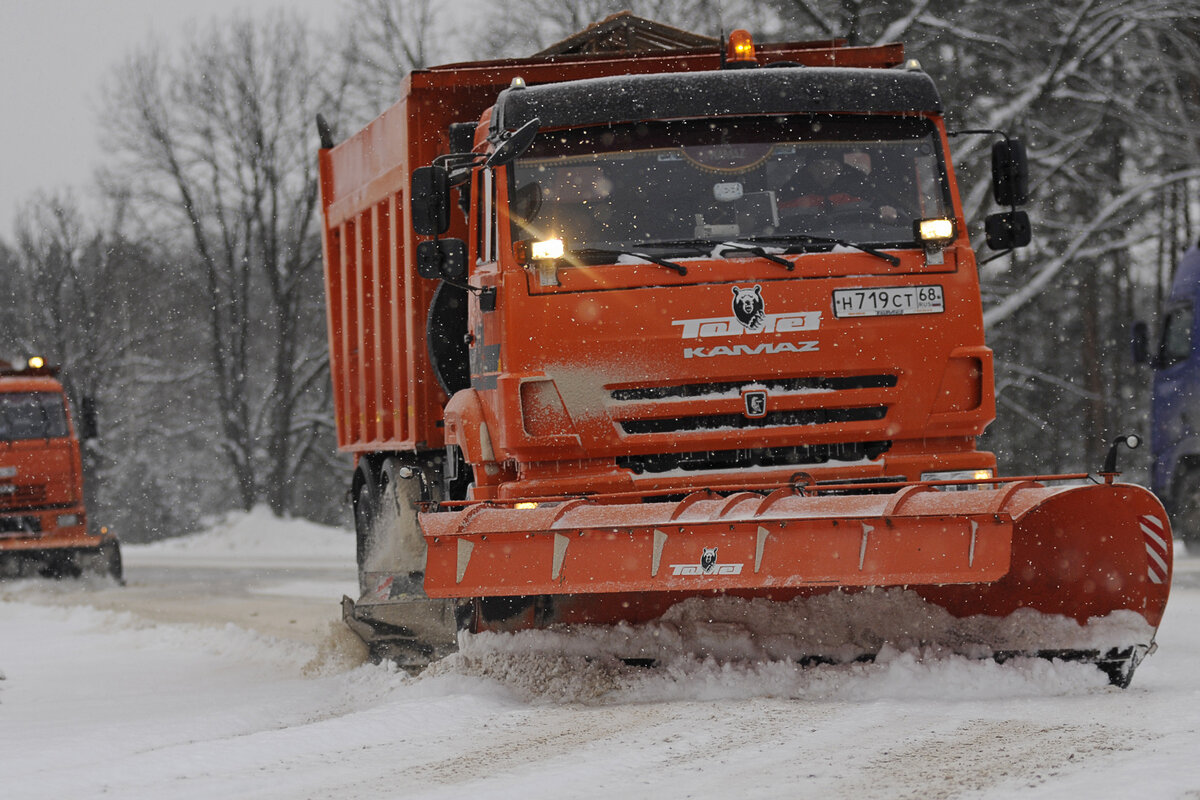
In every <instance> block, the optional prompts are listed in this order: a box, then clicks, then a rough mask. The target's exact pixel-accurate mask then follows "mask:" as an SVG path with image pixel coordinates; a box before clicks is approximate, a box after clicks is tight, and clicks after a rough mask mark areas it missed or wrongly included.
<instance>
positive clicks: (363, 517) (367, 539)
mask: <svg viewBox="0 0 1200 800" xmlns="http://www.w3.org/2000/svg"><path fill="white" fill-rule="evenodd" d="M360 475H361V476H362V477H361V480H359V481H357V482H358V484H359V486H358V491H357V492H356V493H355V494H354V533H355V538H356V540H357V542H358V554H357V555H358V557H357V561H358V591H359V597H362V596H363V595H365V594H366V593H367V590H368V589H371V588H374V587H372V586H370V585H369V584H370V581H369V580H368V579H367V559H368V554H369V553H370V552H371V549H372V537H373V535H374V529H375V518H376V517H377V516H378V515H379V513H378V506H379V498H378V496H377V493H378V484H377V483H376V480H375V475H374V473H373V472H372V471H371V470H370V468H369V467H367V466H366V464H365V463H364V465H363V467H362V468H361V470H360Z"/></svg>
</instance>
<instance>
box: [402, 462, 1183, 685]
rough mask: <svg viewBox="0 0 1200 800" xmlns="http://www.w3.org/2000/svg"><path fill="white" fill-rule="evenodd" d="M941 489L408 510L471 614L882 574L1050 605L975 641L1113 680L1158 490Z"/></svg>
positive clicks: (909, 583) (1001, 613) (1121, 680)
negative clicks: (1034, 617)
mask: <svg viewBox="0 0 1200 800" xmlns="http://www.w3.org/2000/svg"><path fill="white" fill-rule="evenodd" d="M1042 480H1049V479H1042ZM939 488H945V487H938V486H936V485H932V484H913V485H909V486H906V487H905V488H903V489H901V490H900V491H899V492H896V493H894V494H857V495H855V494H828V495H820V494H816V495H814V494H811V493H803V492H799V491H796V490H793V489H783V490H779V491H776V492H774V493H772V494H767V495H763V494H758V493H752V492H742V493H738V494H734V495H731V496H724V497H723V496H719V495H716V494H711V493H706V492H702V493H697V494H693V495H690V496H689V497H687V498H685V499H683V500H681V501H678V502H667V503H637V504H619V503H618V504H603V503H600V502H592V501H587V500H579V499H573V500H566V501H563V502H548V503H542V504H539V505H538V506H537V507H536V508H520V509H518V508H505V507H497V506H493V505H483V504H479V505H474V506H470V507H468V508H466V509H464V510H461V511H455V512H440V513H423V514H421V515H420V523H421V526H422V530H423V532H424V535H425V538H426V543H427V545H428V557H427V570H426V575H425V592H426V593H427V594H428V595H429V596H430V597H444V598H475V599H476V600H475V602H476V606H475V608H476V615H477V617H478V616H479V615H480V614H482V616H483V618H482V619H480V618H477V619H475V620H473V622H472V625H473V627H474V629H476V630H487V629H492V630H514V629H520V628H526V627H542V626H546V625H550V624H553V623H556V622H570V623H594V624H614V623H617V622H631V623H640V622H647V621H650V620H653V619H655V618H656V617H658V616H661V615H662V614H663V613H665V612H666V611H667V609H669V608H670V607H671V606H672V605H674V604H676V603H678V602H681V601H682V600H686V599H688V598H690V597H697V596H699V597H713V596H719V595H731V596H735V597H741V598H748V599H755V598H764V599H768V600H774V601H780V602H789V601H793V600H795V599H797V598H807V597H813V596H816V595H820V594H826V593H831V592H843V593H854V592H859V591H862V590H866V589H868V588H875V587H882V588H888V587H896V588H897V589H899V588H903V589H904V590H905V591H906V592H914V593H916V594H917V595H919V596H920V598H921V599H922V600H923V601H925V602H926V603H929V604H932V605H935V606H939V607H940V608H942V609H944V610H945V611H946V612H948V614H949V615H950V616H951V617H954V618H977V617H978V618H981V619H983V618H1005V617H1008V616H1009V615H1012V614H1014V612H1018V611H1019V610H1022V613H1029V612H1038V613H1040V614H1043V615H1050V616H1052V617H1054V618H1056V619H1057V621H1058V622H1060V623H1062V624H1060V625H1059V626H1058V627H1057V628H1052V629H1053V630H1055V631H1058V632H1057V633H1054V634H1052V635H1047V634H1044V633H1043V634H1038V633H1034V634H1032V635H1027V633H1021V632H1018V633H1016V634H1014V633H1013V632H1012V631H1013V630H1015V629H1018V628H1021V627H1022V626H1009V628H1008V630H1007V632H1004V633H1001V632H1000V631H1001V627H1002V626H999V625H997V626H996V627H995V630H996V631H997V632H996V634H995V639H996V640H995V641H988V642H986V644H987V645H988V647H987V648H986V655H989V656H991V657H994V658H996V659H998V660H1006V659H1009V658H1012V657H1014V656H1016V655H1021V654H1025V655H1035V656H1043V657H1055V658H1072V659H1074V660H1081V661H1087V662H1089V663H1095V664H1096V665H1097V666H1098V667H1100V668H1101V669H1103V670H1104V671H1105V672H1106V673H1107V674H1109V676H1110V679H1111V680H1112V682H1113V683H1116V684H1118V685H1126V684H1127V683H1128V680H1129V678H1130V677H1131V675H1132V670H1133V668H1134V667H1135V666H1136V665H1137V663H1138V661H1140V659H1141V658H1142V657H1143V656H1144V655H1145V654H1146V653H1147V652H1148V651H1150V650H1151V649H1152V648H1153V639H1154V633H1155V631H1156V629H1157V627H1158V624H1159V622H1160V621H1161V619H1162V614H1163V610H1164V609H1165V606H1166V600H1167V594H1168V590H1169V586H1170V580H1171V568H1172V561H1171V558H1172V549H1171V532H1170V527H1169V525H1168V523H1167V516H1166V513H1165V512H1164V510H1163V507H1162V505H1161V504H1160V503H1159V501H1158V500H1157V499H1156V498H1155V497H1154V496H1153V495H1152V494H1151V493H1150V492H1148V491H1146V490H1145V489H1142V488H1141V487H1138V486H1133V485H1129V484H1093V485H1075V486H1046V485H1044V484H1043V483H1041V482H1039V481H1035V480H1017V481H1013V482H1009V483H998V484H996V485H992V486H987V487H986V488H973V489H972V490H970V491H939V490H938V489H939ZM1129 614H1133V615H1137V616H1136V617H1129V616H1128V615H1129ZM1113 615H1116V617H1117V618H1119V619H1120V620H1121V621H1122V624H1121V625H1117V626H1116V627H1117V628H1119V629H1120V632H1119V633H1117V634H1115V638H1113V637H1114V634H1112V631H1113V625H1112V624H1109V622H1105V623H1103V624H1102V625H1099V626H1097V630H1098V629H1099V628H1101V627H1103V628H1104V629H1105V631H1106V633H1105V636H1108V639H1104V641H1094V640H1095V637H1090V636H1089V635H1088V631H1087V628H1088V623H1089V622H1092V621H1097V620H1107V619H1109V618H1111V617H1113ZM1127 617H1128V618H1127ZM1129 620H1133V623H1132V624H1126V623H1129ZM989 624H990V623H989ZM976 627H978V626H976ZM985 628H986V625H985ZM1063 631H1065V632H1066V633H1063ZM1039 635H1046V636H1048V638H1049V639H1050V640H1039V639H1038V638H1037V637H1038V636H1039ZM1101 638H1103V637H1101ZM1110 640H1111V641H1110ZM976 644H979V643H978V642H976ZM978 651H979V648H978V647H976V648H975V649H974V650H973V652H978ZM815 655H816V656H817V657H818V658H821V656H820V654H815Z"/></svg>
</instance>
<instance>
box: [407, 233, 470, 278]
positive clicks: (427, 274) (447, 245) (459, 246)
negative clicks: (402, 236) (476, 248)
mask: <svg viewBox="0 0 1200 800" xmlns="http://www.w3.org/2000/svg"><path fill="white" fill-rule="evenodd" d="M417 274H418V275H420V276H421V277H422V278H449V279H450V280H452V281H463V280H466V278H467V243H466V242H464V241H463V240H462V239H431V240H429V241H426V242H421V243H420V244H418V245H417Z"/></svg>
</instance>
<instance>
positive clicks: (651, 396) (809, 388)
mask: <svg viewBox="0 0 1200 800" xmlns="http://www.w3.org/2000/svg"><path fill="white" fill-rule="evenodd" d="M896 382H897V379H896V376H895V375H849V376H834V377H816V378H773V379H770V380H761V381H753V382H752V383H753V384H754V385H755V386H761V387H764V388H765V389H766V390H767V391H768V392H793V393H799V392H844V391H849V390H852V389H891V388H894V387H895V386H896ZM749 383H751V382H748V381H744V380H743V381H736V382H734V381H727V382H724V383H684V384H678V385H676V386H635V387H632V388H628V389H613V390H612V391H611V392H610V393H609V394H610V396H611V397H612V399H613V400H622V401H624V400H669V399H672V398H703V397H709V396H713V395H728V394H729V393H730V392H734V393H737V392H740V391H741V390H742V389H743V388H745V387H746V386H747V385H748V384H749Z"/></svg>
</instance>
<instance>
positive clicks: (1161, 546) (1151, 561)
mask: <svg viewBox="0 0 1200 800" xmlns="http://www.w3.org/2000/svg"><path fill="white" fill-rule="evenodd" d="M1138 525H1139V526H1140V527H1141V529H1142V538H1143V539H1145V540H1146V572H1147V574H1148V575H1149V576H1150V582H1151V583H1165V582H1166V580H1167V573H1168V572H1169V571H1170V570H1169V569H1168V567H1167V558H1168V557H1169V556H1170V555H1171V539H1170V537H1169V536H1168V535H1167V531H1166V525H1164V524H1163V521H1162V520H1161V519H1159V518H1158V517H1155V516H1152V515H1150V514H1143V515H1142V516H1140V517H1138Z"/></svg>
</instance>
